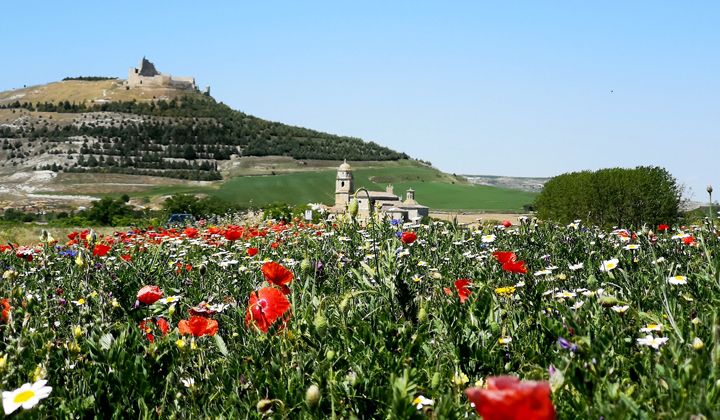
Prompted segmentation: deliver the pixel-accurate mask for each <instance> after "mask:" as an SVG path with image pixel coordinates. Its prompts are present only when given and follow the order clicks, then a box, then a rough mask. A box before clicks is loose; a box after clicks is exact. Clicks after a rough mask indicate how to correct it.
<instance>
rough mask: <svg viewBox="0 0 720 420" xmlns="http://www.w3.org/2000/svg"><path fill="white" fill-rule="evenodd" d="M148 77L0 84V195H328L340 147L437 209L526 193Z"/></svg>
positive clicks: (373, 183) (45, 204)
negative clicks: (259, 115)
mask: <svg viewBox="0 0 720 420" xmlns="http://www.w3.org/2000/svg"><path fill="white" fill-rule="evenodd" d="M147 64H150V65H151V63H149V62H147V63H146V60H143V62H142V63H141V66H140V69H139V72H140V73H139V74H140V75H142V73H143V72H145V71H146V70H147V68H146V65H147ZM150 70H151V71H154V68H153V69H150ZM132 71H133V70H132V69H131V74H130V76H132ZM154 74H155V76H151V79H152V80H155V79H162V80H161V81H167V80H170V79H168V78H169V77H170V76H166V75H163V74H160V73H157V72H155V73H154ZM151 79H149V78H144V79H142V80H143V81H145V82H146V85H142V86H141V85H140V81H139V79H138V80H135V81H134V82H133V83H134V84H132V83H130V82H128V81H124V80H118V79H113V78H103V77H82V78H68V80H63V81H61V82H54V83H49V84H46V85H40V86H31V87H26V88H22V89H14V90H12V91H8V92H0V204H2V205H4V206H5V207H15V208H22V209H24V210H25V211H45V210H57V209H75V208H77V207H78V206H87V205H89V203H90V202H91V201H92V200H94V199H95V198H96V197H98V196H104V195H120V194H123V193H129V194H130V195H131V196H133V197H134V202H135V203H137V204H139V205H140V204H141V203H144V204H143V205H150V206H153V205H154V206H157V205H158V204H159V203H160V202H161V200H162V197H164V196H166V195H168V194H172V193H175V192H191V193H197V194H206V195H212V196H216V197H219V198H222V199H224V200H226V201H229V202H231V203H234V204H238V205H241V206H255V207H257V206H263V205H266V204H269V203H274V202H287V203H291V204H304V203H307V202H324V203H327V204H332V202H333V188H334V178H335V170H336V168H337V166H338V164H339V162H340V161H342V160H343V159H347V160H349V161H351V162H352V163H353V167H355V168H356V169H357V170H356V172H355V178H356V184H357V186H364V187H367V188H369V189H374V190H378V189H384V188H385V186H386V185H387V184H393V185H394V186H395V188H396V192H398V193H402V192H403V191H404V190H405V189H407V188H410V187H412V188H414V189H415V190H416V191H417V194H418V197H419V200H420V201H421V202H422V203H423V204H427V205H429V206H430V207H432V208H434V209H448V210H457V209H468V210H477V209H482V210H513V211H517V210H521V209H522V206H523V205H525V204H528V203H530V202H531V201H532V198H533V197H534V195H533V194H528V193H525V192H522V191H512V190H507V189H501V188H491V187H485V186H478V185H472V184H470V183H468V182H467V180H465V179H464V178H462V177H455V176H451V175H448V174H444V173H442V172H440V171H438V170H436V169H434V168H432V167H430V166H428V165H425V164H423V163H420V162H417V161H414V160H411V159H410V158H409V157H408V156H407V155H406V154H405V153H400V152H397V151H394V150H391V149H389V148H386V147H383V146H380V145H378V144H376V143H373V142H366V141H363V140H361V139H358V138H354V137H347V136H338V135H333V134H328V133H323V132H319V131H316V130H312V129H307V128H302V127H295V126H290V125H286V124H282V123H279V122H273V121H267V120H263V119H261V118H257V117H254V116H252V115H249V114H246V113H243V112H240V111H237V110H233V109H231V108H230V107H228V106H227V105H225V104H223V103H221V102H217V101H216V100H215V99H213V98H212V97H211V96H210V95H209V94H208V93H201V92H200V91H199V90H197V88H195V83H194V79H191V78H187V79H188V80H191V81H190V82H183V83H184V84H185V86H184V87H182V88H179V87H174V86H171V85H162V84H161V85H150V84H148V83H147V82H148V81H151ZM178 80H180V79H178ZM170 83H174V82H172V81H171V82H170ZM188 83H189V84H190V86H191V87H190V88H188Z"/></svg>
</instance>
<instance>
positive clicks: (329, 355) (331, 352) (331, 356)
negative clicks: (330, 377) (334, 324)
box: [325, 350, 335, 360]
mask: <svg viewBox="0 0 720 420" xmlns="http://www.w3.org/2000/svg"><path fill="white" fill-rule="evenodd" d="M325 358H326V359H327V360H332V359H334V358H335V350H328V351H327V353H325Z"/></svg>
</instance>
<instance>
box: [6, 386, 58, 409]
mask: <svg viewBox="0 0 720 420" xmlns="http://www.w3.org/2000/svg"><path fill="white" fill-rule="evenodd" d="M46 383H47V381H46V380H44V379H41V380H39V381H37V382H35V383H34V384H32V385H30V384H23V386H21V387H20V388H18V389H16V390H15V391H3V393H2V399H3V410H5V415H6V416H8V415H10V414H12V413H13V412H14V411H15V410H17V409H18V408H20V407H22V408H24V409H25V410H29V409H31V408H33V407H35V406H36V405H37V403H39V402H40V400H42V399H43V398H47V396H48V395H50V391H52V387H49V386H45V384H46Z"/></svg>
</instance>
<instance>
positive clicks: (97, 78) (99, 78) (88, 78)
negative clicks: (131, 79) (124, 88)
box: [63, 76, 117, 82]
mask: <svg viewBox="0 0 720 420" xmlns="http://www.w3.org/2000/svg"><path fill="white" fill-rule="evenodd" d="M68 80H79V81H83V82H98V81H102V80H117V77H106V76H77V77H70V76H69V77H65V78H63V81H68Z"/></svg>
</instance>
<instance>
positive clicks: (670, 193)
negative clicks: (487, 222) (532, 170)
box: [534, 166, 681, 227]
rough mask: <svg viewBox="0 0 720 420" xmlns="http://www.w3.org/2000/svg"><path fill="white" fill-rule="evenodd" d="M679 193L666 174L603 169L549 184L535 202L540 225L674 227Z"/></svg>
mask: <svg viewBox="0 0 720 420" xmlns="http://www.w3.org/2000/svg"><path fill="white" fill-rule="evenodd" d="M680 199H681V190H680V187H679V186H678V185H677V183H676V181H675V179H674V178H673V177H672V175H670V173H669V172H668V171H667V170H665V169H664V168H660V167H644V166H641V167H637V168H635V169H622V168H612V169H601V170H598V171H595V172H591V171H583V172H573V173H567V174H563V175H559V176H556V177H554V178H552V179H551V180H550V181H548V182H547V183H546V184H545V187H544V188H543V191H542V192H541V193H540V195H539V196H538V197H537V199H536V200H535V203H534V206H535V207H536V208H537V211H538V216H539V217H540V218H542V219H547V220H555V221H558V222H561V223H568V222H570V221H572V220H574V219H582V220H584V221H586V222H589V223H593V224H598V225H601V226H613V225H617V226H624V227H629V226H636V227H637V226H640V225H642V224H643V223H648V224H650V225H658V224H661V223H666V224H672V223H674V222H675V221H677V220H678V217H679V216H680Z"/></svg>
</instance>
